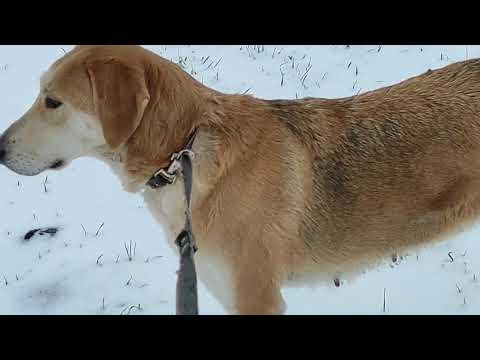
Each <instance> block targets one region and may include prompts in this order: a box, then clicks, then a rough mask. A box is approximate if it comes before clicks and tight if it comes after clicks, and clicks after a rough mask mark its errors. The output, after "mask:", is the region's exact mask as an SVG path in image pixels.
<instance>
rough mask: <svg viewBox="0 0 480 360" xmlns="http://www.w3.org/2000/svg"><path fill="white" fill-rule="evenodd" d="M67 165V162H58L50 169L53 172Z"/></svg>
mask: <svg viewBox="0 0 480 360" xmlns="http://www.w3.org/2000/svg"><path fill="white" fill-rule="evenodd" d="M64 165H65V161H63V160H57V161H55V162H54V163H53V164H52V165H50V168H49V169H51V170H58V169H60V168H62V167H63V166H64Z"/></svg>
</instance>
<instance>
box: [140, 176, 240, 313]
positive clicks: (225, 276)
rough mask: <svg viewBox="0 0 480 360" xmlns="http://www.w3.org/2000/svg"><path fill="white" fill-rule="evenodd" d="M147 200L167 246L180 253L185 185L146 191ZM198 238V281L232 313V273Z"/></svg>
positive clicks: (196, 262)
mask: <svg viewBox="0 0 480 360" xmlns="http://www.w3.org/2000/svg"><path fill="white" fill-rule="evenodd" d="M144 199H145V203H146V204H147V206H148V209H149V210H150V212H151V213H152V214H153V216H154V218H155V220H157V221H158V222H159V223H160V225H161V226H162V228H163V229H164V230H165V233H166V237H167V242H168V245H169V246H170V248H171V249H172V250H173V251H174V252H175V253H176V254H177V253H178V248H177V247H176V246H175V238H176V236H177V235H178V234H179V233H180V232H181V231H182V229H183V227H184V226H185V210H186V202H185V195H184V189H183V184H182V182H181V181H177V182H176V183H175V184H172V185H168V186H166V187H164V188H163V189H158V190H150V189H147V190H145V192H144ZM195 238H196V242H197V245H198V247H199V250H198V252H197V253H196V255H195V264H196V269H197V274H198V278H199V279H200V281H201V282H202V284H204V285H205V287H206V288H207V289H208V291H210V292H211V293H212V295H213V296H214V297H215V298H216V299H217V300H218V301H219V302H220V303H221V304H222V305H223V307H224V308H225V310H226V311H228V312H232V311H233V305H234V303H233V301H234V295H233V286H232V281H231V276H230V271H229V270H228V267H227V266H226V264H225V262H224V261H223V259H222V257H221V256H220V255H219V254H216V251H215V249H212V248H209V247H206V246H205V247H204V246H202V243H204V242H202V238H201V236H199V234H195ZM200 307H201V299H200Z"/></svg>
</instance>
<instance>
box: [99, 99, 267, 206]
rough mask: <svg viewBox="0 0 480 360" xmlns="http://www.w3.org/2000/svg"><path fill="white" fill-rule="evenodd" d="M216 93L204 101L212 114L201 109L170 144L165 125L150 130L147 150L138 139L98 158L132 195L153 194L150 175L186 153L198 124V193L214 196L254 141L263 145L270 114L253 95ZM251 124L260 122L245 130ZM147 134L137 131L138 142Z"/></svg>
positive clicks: (101, 152)
mask: <svg viewBox="0 0 480 360" xmlns="http://www.w3.org/2000/svg"><path fill="white" fill-rule="evenodd" d="M211 94H212V93H211ZM214 94H215V96H211V97H209V98H208V99H204V101H205V102H206V103H208V104H209V105H211V106H210V107H209V108H208V109H207V110H206V109H205V108H201V107H196V108H197V109H198V110H199V111H198V113H196V114H194V120H191V121H190V124H191V125H188V126H184V127H179V128H175V129H169V130H170V131H171V136H170V138H171V140H170V141H168V140H167V139H166V136H165V134H164V133H163V131H162V130H164V128H162V127H161V124H160V125H159V126H157V127H155V126H152V125H151V124H150V126H146V127H145V128H149V129H152V131H153V132H151V133H150V134H149V139H150V141H151V143H152V144H151V146H150V147H148V148H146V147H145V146H146V144H141V143H140V144H139V142H138V140H136V139H132V140H131V141H129V142H128V143H127V144H125V145H124V146H123V147H122V148H121V149H119V150H116V151H113V150H111V149H109V148H108V147H106V146H105V147H101V148H99V149H98V151H97V154H96V157H97V158H98V159H100V160H102V161H104V162H105V163H107V164H108V165H109V166H110V167H111V168H112V169H113V171H114V172H115V173H116V174H117V175H118V177H119V178H120V181H121V182H122V185H123V187H124V189H125V190H126V191H128V192H134V193H135V192H142V191H144V190H148V188H147V186H146V183H147V181H148V180H149V179H150V177H151V176H152V175H153V174H154V173H155V172H156V171H157V170H158V169H160V168H164V167H166V166H168V164H169V163H170V157H171V155H172V154H173V153H175V152H178V151H179V150H181V149H182V147H183V146H184V145H185V143H186V141H187V139H188V137H189V135H190V134H191V132H190V130H186V129H190V128H192V127H193V126H192V125H193V124H195V125H197V126H198V127H199V131H198V134H197V136H196V139H195V142H194V145H193V152H194V153H195V161H194V173H195V176H194V178H195V182H194V192H196V193H199V192H201V193H203V194H208V192H209V191H210V190H211V189H212V188H213V186H214V185H215V184H216V183H217V182H218V180H219V179H220V178H221V177H222V176H223V174H225V173H227V172H228V169H229V168H231V167H233V166H235V163H236V161H237V160H238V159H239V158H240V157H245V156H249V153H250V152H251V150H250V148H251V145H252V144H253V143H254V142H258V141H262V124H261V118H262V112H264V111H265V109H264V105H263V104H262V102H261V100H257V99H254V98H252V97H246V96H232V95H227V96H222V95H219V94H218V93H214ZM245 102H248V106H245V104H244V103H245ZM245 109H248V110H247V111H248V113H246V112H245V111H246V110H245ZM247 121H248V122H253V123H254V124H251V125H250V126H245V125H246V124H245V122H247ZM146 125H148V123H146ZM155 129H157V130H156V131H157V132H156V133H155ZM247 129H248V130H247ZM255 129H257V130H258V131H255ZM165 130H166V129H165ZM141 131H142V132H141V133H137V136H138V137H137V139H140V138H142V137H143V136H146V133H145V132H144V131H145V129H142V130H141ZM134 136H135V135H134ZM250 155H251V154H250ZM205 196H206V195H205ZM197 200H198V197H197Z"/></svg>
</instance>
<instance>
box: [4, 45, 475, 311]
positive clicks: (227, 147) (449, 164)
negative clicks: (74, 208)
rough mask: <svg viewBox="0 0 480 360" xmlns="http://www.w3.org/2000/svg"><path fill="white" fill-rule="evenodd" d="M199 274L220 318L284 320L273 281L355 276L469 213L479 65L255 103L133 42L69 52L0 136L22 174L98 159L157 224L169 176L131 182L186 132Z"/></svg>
mask: <svg viewBox="0 0 480 360" xmlns="http://www.w3.org/2000/svg"><path fill="white" fill-rule="evenodd" d="M197 128H198V129H199V133H198V136H197V138H196V140H195V144H194V147H193V149H194V151H195V152H196V154H197V158H196V159H195V169H194V188H193V204H192V209H193V212H192V216H193V228H194V232H195V234H196V238H197V243H198V246H199V249H200V250H199V252H198V253H197V258H196V259H197V266H198V272H199V277H200V279H201V280H202V281H203V282H204V284H205V285H206V286H207V287H208V288H209V289H210V290H211V291H212V293H213V294H214V295H216V297H217V298H218V299H219V300H220V301H221V303H222V304H223V305H224V306H225V308H226V309H227V310H228V311H230V312H232V313H240V314H278V313H283V312H284V311H285V305H284V302H283V300H282V296H281V293H280V289H281V287H282V286H284V285H287V284H294V285H295V284H303V283H304V282H310V281H319V280H325V279H329V280H331V279H333V278H335V277H337V276H346V275H349V274H355V273H356V272H358V271H359V270H362V269H364V268H365V267H366V266H369V265H373V264H376V263H378V262H379V261H381V260H382V259H384V258H385V257H386V256H390V255H392V254H394V253H397V252H400V251H404V250H408V249H410V248H412V247H417V246H419V245H423V244H427V243H428V242H431V241H433V240H436V239H440V238H441V237H445V236H447V235H449V234H452V233H453V232H454V231H458V230H460V229H461V228H462V226H465V225H468V224H469V223H471V222H472V221H474V220H475V219H476V218H477V217H478V214H479V211H480V61H479V60H471V61H466V62H462V63H457V64H453V65H450V66H447V67H445V68H443V69H439V70H435V71H429V72H427V73H425V74H423V75H420V76H418V77H415V78H412V79H410V80H407V81H404V82H402V83H400V84H398V85H395V86H391V87H388V88H383V89H379V90H376V91H372V92H368V93H365V94H363V95H359V96H356V97H351V98H344V99H337V100H326V99H304V100H288V101H287V100H285V101H267V100H261V99H256V98H253V97H251V96H238V95H225V94H222V93H219V92H217V91H214V90H212V89H209V88H207V87H205V86H203V85H202V84H200V83H199V82H198V81H196V80H195V79H193V78H192V77H191V76H190V75H188V74H187V73H185V72H184V71H183V70H181V69H180V68H179V67H178V66H176V65H174V64H172V63H171V62H169V61H167V60H164V59H162V58H161V57H159V56H157V55H155V54H153V53H151V52H149V51H147V50H145V49H143V48H141V47H135V46H79V47H76V48H75V49H74V50H73V51H72V52H70V53H68V54H67V55H66V56H65V57H63V58H62V59H60V60H59V61H57V62H56V63H55V64H54V65H53V66H52V67H51V69H50V70H49V71H48V72H47V73H46V75H45V76H44V77H43V79H42V81H41V92H40V95H39V97H38V99H37V101H36V102H35V104H34V105H33V107H32V108H31V109H30V110H29V111H28V112H27V113H26V114H25V115H24V116H23V117H22V118H21V119H20V120H18V121H17V122H16V123H15V124H13V125H12V126H11V127H10V129H8V130H7V131H6V132H5V134H4V135H3V136H2V138H1V141H0V160H1V162H3V164H4V165H6V166H7V167H8V168H10V169H11V170H13V171H15V172H16V173H19V174H23V175H36V174H39V173H41V172H42V171H44V170H47V169H49V168H62V167H63V166H65V165H66V164H68V163H69V162H70V161H72V160H73V159H75V158H78V157H80V156H94V157H96V158H99V159H102V160H103V161H106V162H107V163H108V164H110V165H111V167H112V168H113V169H114V170H115V171H116V172H117V173H118V175H119V176H120V178H121V179H122V181H123V184H124V186H125V188H126V190H128V191H132V192H140V191H141V192H143V195H144V197H145V199H146V202H147V203H148V205H149V207H150V210H151V211H152V213H153V214H154V216H155V217H156V218H157V219H158V220H159V221H160V222H162V224H164V225H165V226H167V227H168V228H169V229H170V231H171V232H170V234H171V236H170V238H171V239H170V240H171V242H172V243H173V240H174V238H175V235H176V234H177V233H178V232H179V231H180V229H181V228H182V226H183V222H184V209H185V201H184V195H183V191H182V184H181V181H179V182H177V183H175V184H174V185H170V186H167V187H165V188H163V189H161V190H157V191H155V190H151V189H149V188H146V187H145V183H146V182H147V180H148V179H149V178H150V176H151V175H152V174H153V173H154V172H155V171H156V170H158V169H159V168H162V167H165V166H166V165H167V164H168V160H169V157H170V155H171V154H172V153H173V152H176V151H178V150H180V149H181V148H182V147H183V145H184V144H185V142H186V140H187V138H188V137H189V135H190V134H191V133H192V132H193V131H194V129H197Z"/></svg>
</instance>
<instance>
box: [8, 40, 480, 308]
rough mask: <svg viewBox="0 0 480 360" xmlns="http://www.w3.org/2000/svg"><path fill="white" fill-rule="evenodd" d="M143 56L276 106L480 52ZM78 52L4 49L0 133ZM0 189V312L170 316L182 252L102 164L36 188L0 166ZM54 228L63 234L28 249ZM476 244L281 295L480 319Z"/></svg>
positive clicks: (184, 51)
mask: <svg viewBox="0 0 480 360" xmlns="http://www.w3.org/2000/svg"><path fill="white" fill-rule="evenodd" d="M146 47H147V48H149V49H151V50H154V51H155V52H157V53H158V54H160V55H161V56H164V57H166V58H168V59H171V60H173V61H175V62H177V63H180V64H181V65H182V66H183V67H184V68H185V70H187V71H189V72H190V73H192V74H193V75H194V76H195V77H196V78H197V79H199V80H201V81H203V82H204V83H205V84H206V85H208V86H211V87H213V88H216V89H218V90H220V91H224V92H227V93H246V92H248V93H249V94H254V95H255V96H258V97H263V98H270V99H273V98H295V97H298V98H301V97H306V96H315V97H328V98H334V97H343V96H350V95H354V94H357V93H358V92H364V91H367V90H371V89H375V88H378V87H382V86H386V85H390V84H393V83H396V82H398V81H401V80H404V79H406V78H408V77H411V76H414V75H417V74H420V73H422V72H424V71H426V70H427V69H429V68H431V69H434V68H438V67H442V66H444V65H447V64H449V63H452V62H455V61H459V60H464V59H466V58H472V57H476V56H480V46H473V45H472V46H379V45H372V46H360V45H352V46H343V45H337V46H334V45H332V46H240V45H239V46H183V45H182V46H171V45H168V46H146ZM71 48H72V47H71V46H67V45H65V46H63V47H62V46H50V45H49V46H0V99H1V107H0V109H1V116H0V132H3V130H4V129H5V128H6V127H8V125H9V124H10V123H11V122H13V121H14V120H16V119H17V118H18V117H19V116H21V115H22V114H23V112H24V111H25V110H26V109H27V108H28V107H29V106H30V105H31V103H32V102H33V100H34V99H35V97H36V96H37V91H38V86H39V83H38V80H39V78H40V75H41V74H42V72H43V71H45V70H46V69H47V68H48V67H49V65H50V64H51V63H52V62H53V61H54V60H56V59H57V58H58V57H60V56H62V55H63V54H64V51H65V50H66V51H68V50H70V49H71ZM47 175H48V177H47ZM0 184H1V187H0V209H2V210H1V220H0V314H114V315H118V314H130V315H133V314H173V313H174V309H175V281H176V274H175V271H176V269H177V266H178V263H177V255H176V254H175V253H174V252H172V251H171V250H170V248H169V247H168V246H167V245H166V241H165V239H164V238H163V237H164V234H163V232H162V229H161V228H160V226H159V225H157V224H156V223H155V222H154V220H153V219H152V217H151V215H150V214H149V212H148V211H147V210H146V208H145V206H144V204H143V202H142V199H141V198H140V197H139V196H134V195H130V194H127V193H125V192H123V191H122V189H121V187H120V183H119V181H118V180H117V179H116V177H115V176H114V175H113V174H112V173H111V171H110V170H109V169H107V167H106V166H105V165H103V164H102V163H100V162H98V161H96V160H92V159H82V160H77V161H76V162H74V163H73V164H72V165H71V166H70V167H69V168H67V169H66V170H64V171H62V172H50V173H48V174H44V175H43V176H39V177H34V178H26V177H20V176H17V175H15V174H13V173H12V172H10V171H8V170H7V169H6V168H4V167H0ZM51 226H58V227H59V228H60V230H59V232H58V233H57V234H56V236H53V237H50V235H48V234H47V235H43V236H42V235H38V234H37V235H36V236H34V237H33V238H31V239H30V240H29V241H24V240H23V236H24V235H25V234H26V233H27V232H28V231H29V230H31V229H34V228H37V227H40V228H43V227H51ZM479 237H480V227H478V226H477V227H475V228H473V229H472V230H471V231H468V232H464V233H462V234H460V235H458V236H456V237H455V238H452V239H451V240H450V241H447V242H444V243H441V244H438V245H436V246H434V247H431V248H428V249H426V250H422V251H420V252H419V253H411V254H409V255H408V256H407V257H405V258H403V259H402V260H400V261H399V264H396V265H393V264H385V265H384V266H381V267H379V268H377V269H374V270H372V271H370V272H368V273H366V274H364V275H361V276H359V277H358V278H356V279H355V280H354V281H351V282H343V283H342V286H341V287H340V288H335V287H334V286H333V284H325V285H319V286H318V287H317V288H305V289H285V290H284V296H285V299H286V302H287V304H288V314H383V313H384V310H385V312H386V313H387V314H472V313H473V314H479V313H480V280H479V279H478V277H480V241H479V240H480V239H478V238H479ZM126 248H127V249H128V252H130V248H131V249H132V253H133V254H132V257H133V258H132V259H131V261H130V260H129V258H128V255H127V251H126ZM199 296H200V310H201V313H202V314H223V310H222V308H221V307H220V306H219V304H218V303H217V302H216V300H215V299H214V298H213V297H212V296H211V295H210V294H209V293H208V292H207V291H206V290H205V288H204V287H203V286H202V285H200V291H199ZM384 304H385V306H384Z"/></svg>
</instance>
